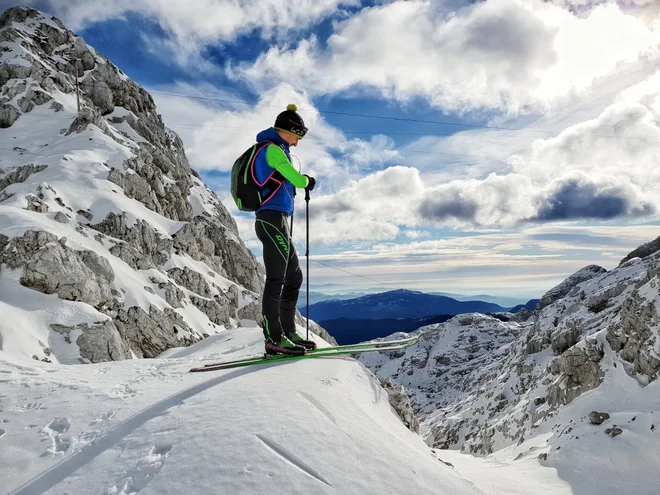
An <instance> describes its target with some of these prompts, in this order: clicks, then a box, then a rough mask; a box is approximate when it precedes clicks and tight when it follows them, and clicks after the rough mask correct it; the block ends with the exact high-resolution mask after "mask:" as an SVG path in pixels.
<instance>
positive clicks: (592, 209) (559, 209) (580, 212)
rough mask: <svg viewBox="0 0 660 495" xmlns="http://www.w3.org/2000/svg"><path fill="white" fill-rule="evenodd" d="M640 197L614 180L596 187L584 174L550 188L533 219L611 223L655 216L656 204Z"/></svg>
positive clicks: (630, 188)
mask: <svg viewBox="0 0 660 495" xmlns="http://www.w3.org/2000/svg"><path fill="white" fill-rule="evenodd" d="M641 196H642V195H641V194H640V190H639V188H637V187H634V186H633V185H631V184H621V183H617V182H616V181H615V180H610V181H609V182H605V183H600V184H597V183H594V182H592V181H591V180H589V178H588V177H586V176H584V175H581V176H578V177H571V178H567V179H563V180H560V181H557V182H556V183H554V184H553V185H552V188H551V190H550V191H549V192H548V194H547V195H546V196H545V197H544V198H543V199H542V200H541V206H540V208H539V210H538V213H537V214H536V216H535V217H534V218H533V220H537V221H555V220H583V219H598V220H612V219H614V218H617V217H635V216H645V215H650V214H652V213H654V212H655V210H656V208H655V205H654V204H653V203H652V202H650V201H647V200H645V199H643V198H642V197H641Z"/></svg>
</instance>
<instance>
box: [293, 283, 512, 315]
mask: <svg viewBox="0 0 660 495" xmlns="http://www.w3.org/2000/svg"><path fill="white" fill-rule="evenodd" d="M330 289H333V290H336V287H334V286H333V287H330ZM324 290H325V287H321V288H320V290H312V291H310V293H309V304H310V305H312V304H316V303H319V302H322V301H333V300H340V301H346V300H348V299H357V298H358V297H362V296H367V295H375V294H379V293H382V292H381V291H380V290H378V289H375V288H370V289H365V290H359V291H352V292H339V293H330V291H328V292H324ZM426 294H432V295H436V296H445V297H450V298H452V299H455V300H457V301H483V302H489V303H493V304H497V305H499V306H502V307H503V308H513V307H514V306H521V305H523V303H524V302H525V300H524V299H521V298H516V297H499V296H490V295H487V294H478V295H473V296H466V295H464V294H454V293H451V292H427V293H426ZM306 305H307V300H306V292H305V291H301V292H300V297H299V298H298V309H300V310H301V311H302V308H304V307H305V306H306Z"/></svg>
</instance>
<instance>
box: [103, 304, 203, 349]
mask: <svg viewBox="0 0 660 495" xmlns="http://www.w3.org/2000/svg"><path fill="white" fill-rule="evenodd" d="M115 324H116V325H117V328H118V329H119V333H120V335H121V337H122V339H123V340H124V341H125V342H127V343H128V345H129V346H130V348H131V350H132V351H133V352H134V353H135V354H136V355H137V356H138V357H144V358H153V357H156V356H158V355H159V354H161V353H162V352H164V351H166V350H167V349H170V348H171V347H178V346H181V347H185V346H188V345H191V344H194V343H195V342H198V341H199V340H201V337H200V336H198V335H196V334H194V332H193V331H192V329H191V328H190V327H189V326H188V325H187V324H186V322H185V321H184V320H183V318H182V317H181V315H179V314H178V313H176V312H175V311H173V310H170V309H169V308H166V309H165V311H160V310H158V309H156V308H155V307H153V306H151V307H150V308H149V314H147V313H146V312H145V311H144V310H143V309H142V308H139V307H137V306H133V307H131V308H129V310H128V311H124V310H123V309H121V310H119V311H118V312H117V314H116V317H115Z"/></svg>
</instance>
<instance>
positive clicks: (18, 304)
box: [0, 268, 110, 410]
mask: <svg viewBox="0 0 660 495" xmlns="http://www.w3.org/2000/svg"><path fill="white" fill-rule="evenodd" d="M20 276H21V272H20V271H18V270H8V269H6V268H3V270H2V272H1V273H0V294H2V298H1V299H0V337H1V338H0V349H5V350H11V352H12V354H14V355H17V356H25V357H26V358H31V357H32V356H33V355H35V354H36V355H40V354H41V353H42V352H43V349H42V348H41V347H37V346H38V345H39V343H41V344H42V345H43V346H44V347H50V348H51V349H53V351H54V352H55V354H56V355H58V356H59V360H60V362H62V363H66V364H74V363H79V361H78V359H79V358H80V353H79V352H78V348H77V347H76V346H71V345H68V344H66V343H65V340H64V336H62V335H60V334H59V333H56V332H53V331H52V330H51V329H50V326H49V325H50V324H52V323H54V324H63V325H77V324H80V323H89V324H91V323H93V322H95V321H105V320H109V319H110V317H109V316H106V315H104V314H102V313H99V312H98V311H96V310H95V309H94V308H92V307H91V306H90V305H88V304H85V303H81V302H75V301H63V300H62V299H59V298H58V297H57V294H48V295H47V294H42V293H41V292H36V291H34V290H31V289H27V288H25V287H23V286H22V285H20V284H19V283H18V280H19V279H20ZM16 328H20V329H21V331H20V332H17V331H15V329H16ZM26 337H28V338H26ZM73 341H74V342H75V339H73ZM0 410H1V409H0Z"/></svg>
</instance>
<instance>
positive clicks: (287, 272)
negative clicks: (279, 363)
mask: <svg viewBox="0 0 660 495" xmlns="http://www.w3.org/2000/svg"><path fill="white" fill-rule="evenodd" d="M288 219H289V217H288V215H287V214H286V213H283V212H281V211H275V210H261V211H259V212H257V219H256V221H255V225H254V228H255V231H256V234H257V237H258V238H259V240H260V241H261V244H263V252H264V265H265V267H266V286H265V288H264V295H263V300H262V306H261V311H262V313H263V316H264V322H263V323H264V327H263V328H264V337H265V338H266V340H268V339H271V340H273V341H274V342H276V343H279V341H280V339H281V338H282V332H283V331H284V333H285V334H290V333H293V332H295V329H296V324H295V317H296V304H297V303H298V294H299V293H300V286H301V285H302V282H303V274H302V270H301V269H300V263H299V261H298V255H297V254H296V248H295V247H294V246H293V242H292V240H291V232H290V230H289V222H288Z"/></svg>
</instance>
